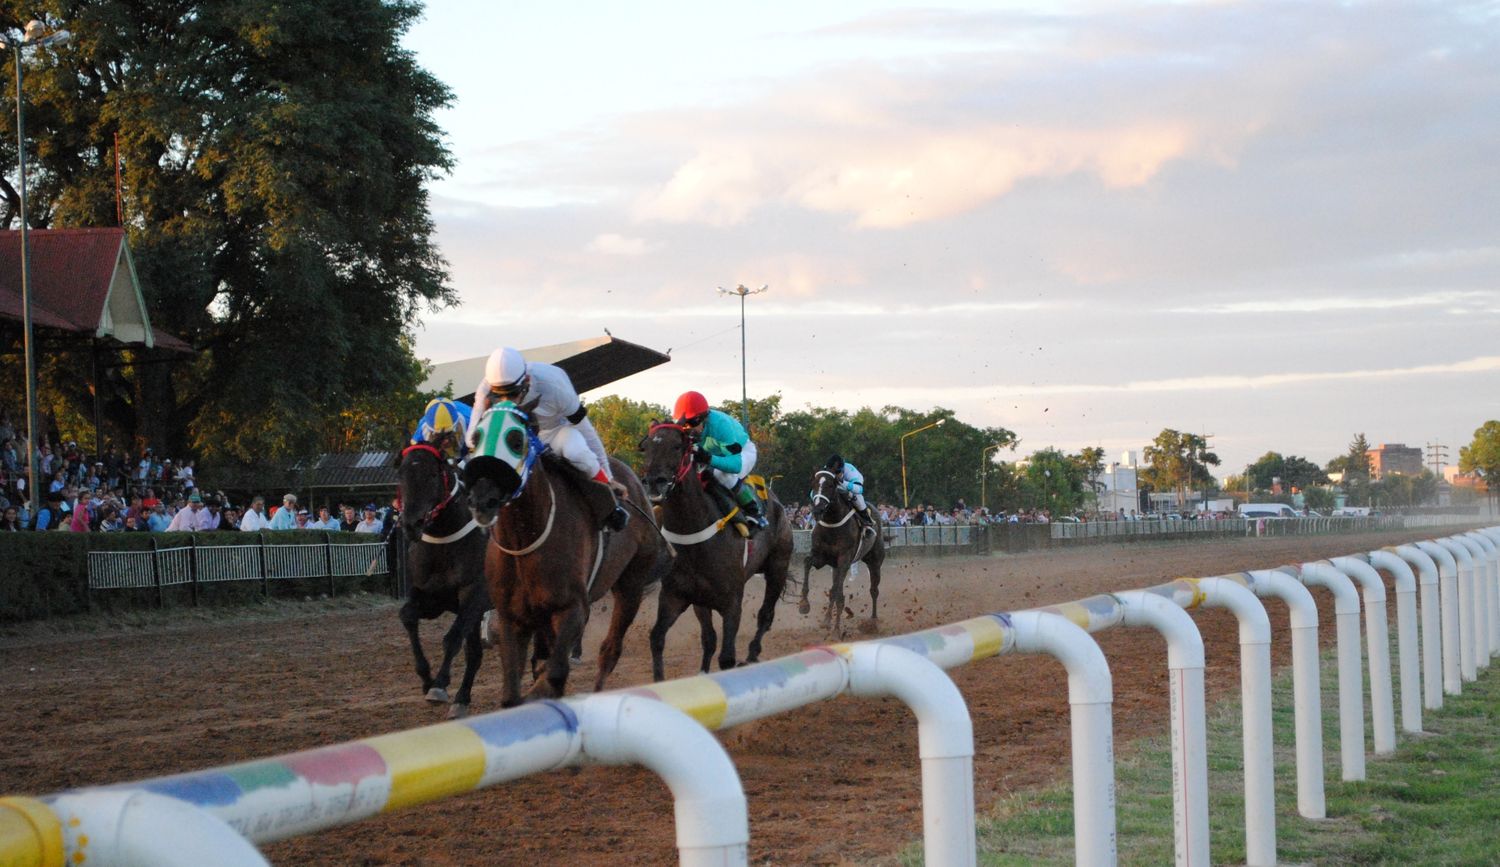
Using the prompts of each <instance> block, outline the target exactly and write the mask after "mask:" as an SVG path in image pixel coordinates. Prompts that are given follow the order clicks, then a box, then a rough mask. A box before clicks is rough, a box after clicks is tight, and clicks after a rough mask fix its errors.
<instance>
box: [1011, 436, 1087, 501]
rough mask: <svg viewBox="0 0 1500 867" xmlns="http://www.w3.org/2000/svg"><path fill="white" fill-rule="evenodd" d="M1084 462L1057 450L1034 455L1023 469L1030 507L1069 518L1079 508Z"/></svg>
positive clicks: (1083, 485)
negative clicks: (1067, 515)
mask: <svg viewBox="0 0 1500 867" xmlns="http://www.w3.org/2000/svg"><path fill="white" fill-rule="evenodd" d="M1085 472H1086V464H1085V460H1084V459H1082V458H1081V457H1080V456H1079V455H1065V454H1063V453H1062V452H1060V451H1058V450H1057V449H1042V450H1041V451H1038V452H1034V453H1033V454H1032V455H1031V458H1030V459H1029V460H1028V463H1027V465H1026V477H1025V485H1026V491H1027V493H1028V494H1029V495H1030V499H1031V501H1032V503H1033V505H1035V506H1037V507H1039V508H1043V509H1046V510H1047V511H1048V512H1049V513H1050V514H1052V515H1054V516H1057V515H1066V514H1071V513H1072V512H1074V511H1075V510H1077V509H1078V507H1079V506H1080V505H1082V504H1083V499H1084V489H1085V487H1086V485H1087V484H1088V480H1087V478H1086V476H1085Z"/></svg>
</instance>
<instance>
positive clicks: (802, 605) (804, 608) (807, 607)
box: [797, 602, 812, 614]
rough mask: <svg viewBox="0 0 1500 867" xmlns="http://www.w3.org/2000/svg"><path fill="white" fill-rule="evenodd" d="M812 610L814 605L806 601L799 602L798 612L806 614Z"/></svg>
mask: <svg viewBox="0 0 1500 867" xmlns="http://www.w3.org/2000/svg"><path fill="white" fill-rule="evenodd" d="M811 610H812V606H811V605H809V604H807V603H806V602H799V603H798V604H797V613H798V614H806V613H807V612H809V611H811Z"/></svg>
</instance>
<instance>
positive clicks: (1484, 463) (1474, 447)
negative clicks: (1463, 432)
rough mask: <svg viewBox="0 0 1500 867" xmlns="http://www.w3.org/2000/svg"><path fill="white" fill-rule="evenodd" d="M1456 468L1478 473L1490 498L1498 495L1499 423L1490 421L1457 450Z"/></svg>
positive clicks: (1499, 492)
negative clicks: (1487, 489)
mask: <svg viewBox="0 0 1500 867" xmlns="http://www.w3.org/2000/svg"><path fill="white" fill-rule="evenodd" d="M1458 468H1459V470H1460V471H1462V472H1465V473H1478V474H1479V475H1480V476H1481V477H1482V478H1483V479H1484V482H1485V485H1486V487H1488V488H1489V492H1490V496H1491V497H1494V496H1497V495H1500V421H1495V420H1493V419H1491V420H1490V421H1487V422H1485V423H1484V424H1482V425H1480V426H1479V427H1478V428H1477V429H1475V431H1474V439H1473V440H1471V441H1470V442H1469V444H1468V445H1466V446H1460V447H1459V450H1458Z"/></svg>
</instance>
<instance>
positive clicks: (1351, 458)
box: [1340, 433, 1372, 505]
mask: <svg viewBox="0 0 1500 867" xmlns="http://www.w3.org/2000/svg"><path fill="white" fill-rule="evenodd" d="M1343 472H1344V480H1343V481H1342V482H1341V483H1340V486H1341V487H1343V489H1344V493H1346V494H1348V495H1349V502H1351V503H1359V502H1363V503H1364V504H1365V505H1370V503H1371V502H1372V501H1371V499H1370V495H1371V491H1370V441H1369V440H1367V439H1365V435H1364V434H1363V433H1357V434H1355V435H1354V439H1353V440H1351V441H1350V443H1349V451H1348V453H1347V454H1345V455H1344V461H1343Z"/></svg>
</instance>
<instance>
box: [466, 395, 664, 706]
mask: <svg viewBox="0 0 1500 867" xmlns="http://www.w3.org/2000/svg"><path fill="white" fill-rule="evenodd" d="M482 424H502V425H505V426H506V427H505V428H502V430H503V433H504V436H505V437H507V438H508V442H509V445H510V452H511V458H512V459H513V461H514V462H513V463H512V462H509V461H506V460H502V459H499V458H496V457H487V456H483V455H481V456H476V457H473V458H470V459H469V462H468V465H467V466H466V467H465V469H464V480H465V482H466V483H467V484H468V486H469V507H470V508H471V509H472V510H473V511H474V515H475V518H476V519H477V520H478V521H479V522H480V524H481V525H483V526H486V527H489V528H490V532H489V533H488V534H487V537H488V539H489V544H488V550H487V552H486V555H485V561H484V571H485V575H486V576H487V578H488V580H489V591H490V599H491V601H493V602H494V605H495V610H496V620H497V621H498V630H497V631H498V633H499V634H498V636H497V637H496V644H497V645H498V646H499V650H500V664H501V667H502V668H503V669H504V684H503V686H502V690H501V702H500V703H501V706H502V707H513V706H515V705H517V704H520V703H521V702H522V701H523V696H522V694H521V678H522V671H523V668H524V667H525V657H526V651H527V649H528V647H530V646H531V643H532V641H533V639H535V641H536V647H537V658H538V663H539V664H543V665H545V677H543V676H541V674H540V672H539V673H538V677H537V679H536V682H535V683H533V684H532V687H531V689H530V691H529V692H528V693H527V694H526V695H525V696H524V700H531V699H539V698H555V697H560V696H562V695H563V693H564V691H565V689H566V688H567V682H568V670H569V664H568V649H569V648H572V647H574V646H575V644H576V643H577V642H578V641H579V639H580V638H581V637H582V634H583V627H584V623H585V622H586V621H587V615H588V607H589V605H590V604H591V603H593V602H596V601H598V600H599V599H601V598H602V597H603V596H604V594H605V593H610V594H612V595H613V597H614V604H613V613H612V616H611V618H610V623H609V633H608V634H607V635H606V636H605V638H604V642H603V644H601V645H600V647H599V673H598V676H597V677H595V679H594V690H595V691H598V690H601V689H603V688H604V681H605V678H607V677H609V675H610V673H611V672H613V671H614V669H615V664H616V663H618V662H619V660H620V651H621V648H622V647H623V642H624V638H625V631H626V630H627V629H629V628H630V624H631V621H633V620H634V619H635V615H636V612H637V611H639V610H640V606H641V599H642V597H643V596H644V595H645V592H646V590H647V589H648V588H649V587H650V586H651V584H653V583H655V581H656V580H658V578H659V575H660V573H661V572H662V571H665V567H666V557H667V553H666V546H665V545H664V544H663V543H662V540H661V537H660V536H659V535H658V534H657V532H656V528H655V526H654V525H653V524H652V522H651V520H650V518H649V517H648V516H647V515H646V512H645V511H643V510H641V509H640V508H639V506H638V505H637V504H643V503H645V502H646V492H645V490H644V489H643V488H642V487H641V482H640V480H639V479H637V478H636V476H635V473H633V472H631V470H630V468H629V467H628V466H626V465H625V464H624V463H622V462H620V461H619V460H616V459H613V458H611V459H610V467H611V469H612V471H613V473H614V477H615V480H616V482H618V483H621V484H623V486H624V488H625V500H626V502H628V503H629V504H631V505H635V506H636V508H635V509H634V512H635V514H634V520H632V521H631V522H630V523H629V524H628V525H627V526H626V527H625V529H624V530H622V531H620V532H616V533H609V534H606V533H604V532H603V531H601V530H600V529H599V526H600V522H601V520H602V518H603V515H601V514H599V512H598V511H597V509H596V508H595V507H594V506H593V505H591V500H590V497H589V495H588V493H587V489H585V488H583V487H582V486H583V485H591V484H596V483H595V482H592V481H588V480H585V479H582V478H581V475H582V474H580V473H578V472H577V471H576V470H573V469H572V467H571V466H564V465H563V462H562V461H561V459H557V458H554V457H553V456H552V455H551V454H550V453H549V454H548V455H547V457H546V458H545V459H544V458H543V457H542V454H543V452H544V451H545V450H546V447H545V446H544V445H543V444H542V443H541V442H540V440H538V439H537V436H536V431H535V428H534V426H533V425H534V423H533V422H532V421H531V420H530V416H529V414H528V413H527V411H526V408H520V409H518V408H516V407H515V406H513V405H511V404H510V403H508V402H502V403H500V404H497V405H496V406H495V407H494V408H493V409H491V410H490V412H488V413H487V414H486V421H484V422H482ZM592 502H593V503H597V502H598V500H597V498H594V499H593V501H592ZM658 558H660V560H661V562H660V563H658Z"/></svg>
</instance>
